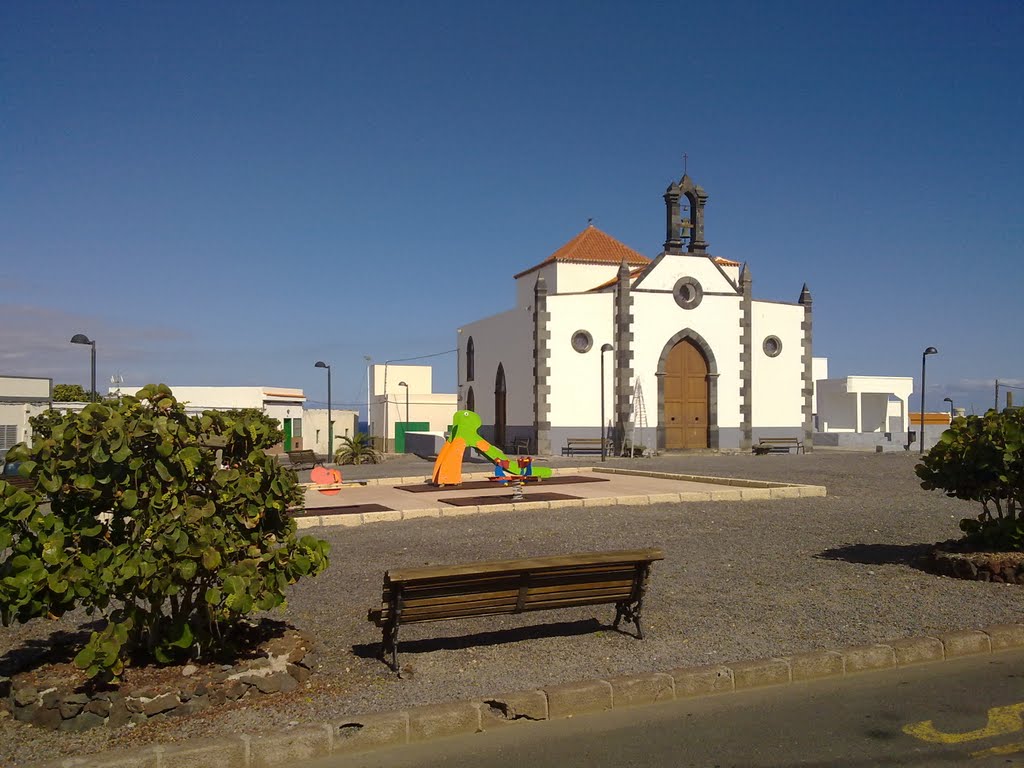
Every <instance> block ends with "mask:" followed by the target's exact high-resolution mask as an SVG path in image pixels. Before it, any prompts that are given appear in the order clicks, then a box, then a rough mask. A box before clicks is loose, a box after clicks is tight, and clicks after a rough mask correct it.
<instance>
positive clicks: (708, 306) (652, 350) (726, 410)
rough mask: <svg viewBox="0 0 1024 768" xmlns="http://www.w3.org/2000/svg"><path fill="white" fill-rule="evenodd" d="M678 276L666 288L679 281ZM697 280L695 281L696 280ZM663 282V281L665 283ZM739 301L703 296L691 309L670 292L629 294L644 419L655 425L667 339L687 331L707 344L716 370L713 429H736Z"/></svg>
mask: <svg viewBox="0 0 1024 768" xmlns="http://www.w3.org/2000/svg"><path fill="white" fill-rule="evenodd" d="M683 276H684V275H683V273H682V272H680V273H679V274H677V276H676V277H675V279H672V280H671V282H670V283H669V290H671V288H672V286H674V285H675V281H676V280H678V279H679V278H680V277H683ZM698 279H699V278H698ZM665 282H668V280H667V279H666V280H665ZM739 307H740V297H739V296H707V295H705V296H704V299H703V300H702V301H701V303H700V304H699V305H698V306H697V307H695V308H693V309H683V308H682V307H680V306H679V305H678V304H676V301H675V299H674V298H673V296H672V294H671V293H642V292H639V291H636V292H634V293H633V317H634V323H635V325H634V327H635V330H634V337H633V348H634V350H635V352H634V357H633V370H634V372H635V373H636V375H637V376H639V377H640V382H641V386H642V387H643V390H644V401H645V403H646V404H647V414H648V415H647V420H648V422H649V423H650V425H651V426H655V425H656V422H657V420H658V379H657V377H656V376H655V373H656V372H657V370H658V361H659V360H660V358H661V353H662V351H663V350H664V348H665V345H666V344H667V343H668V341H669V339H671V338H672V337H673V336H675V335H676V334H677V333H679V332H680V331H683V330H685V329H687V328H689V329H692V330H693V331H695V332H696V333H698V334H700V336H701V337H702V338H703V339H704V341H705V342H707V344H708V346H709V347H711V351H712V352H713V353H714V356H715V361H716V363H717V365H718V372H719V376H718V426H719V427H723V428H739V425H740V395H739V392H740V379H739V368H738V366H739V359H740V351H741V348H740V324H739Z"/></svg>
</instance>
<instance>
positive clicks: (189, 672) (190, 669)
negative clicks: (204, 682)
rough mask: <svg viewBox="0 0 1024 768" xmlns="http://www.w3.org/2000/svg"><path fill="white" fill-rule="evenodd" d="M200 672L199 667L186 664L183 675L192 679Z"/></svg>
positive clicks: (182, 671)
mask: <svg viewBox="0 0 1024 768" xmlns="http://www.w3.org/2000/svg"><path fill="white" fill-rule="evenodd" d="M198 671H199V667H197V666H196V665H195V664H186V665H185V668H184V669H182V670H181V674H182V675H184V676H185V677H192V675H194V674H195V673H196V672H198Z"/></svg>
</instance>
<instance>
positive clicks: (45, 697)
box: [41, 688, 64, 709]
mask: <svg viewBox="0 0 1024 768" xmlns="http://www.w3.org/2000/svg"><path fill="white" fill-rule="evenodd" d="M63 698H64V697H63V696H61V695H60V691H58V690H57V689H56V688H49V689H47V690H45V691H43V694H42V696H41V699H42V702H43V706H44V707H45V708H46V709H59V708H60V702H61V700H62V699H63Z"/></svg>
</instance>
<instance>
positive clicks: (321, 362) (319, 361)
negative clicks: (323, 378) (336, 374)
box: [313, 360, 331, 368]
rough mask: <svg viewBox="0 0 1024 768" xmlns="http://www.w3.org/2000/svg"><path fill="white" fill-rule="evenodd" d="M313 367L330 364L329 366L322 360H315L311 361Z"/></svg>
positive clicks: (324, 366) (322, 366) (326, 366)
mask: <svg viewBox="0 0 1024 768" xmlns="http://www.w3.org/2000/svg"><path fill="white" fill-rule="evenodd" d="M313 367H314V368H330V367H331V366H329V365H328V364H327V363H325V362H324V361H323V360H317V361H316V362H315V363H313Z"/></svg>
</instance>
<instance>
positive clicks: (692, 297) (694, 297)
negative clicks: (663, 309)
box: [672, 277, 704, 309]
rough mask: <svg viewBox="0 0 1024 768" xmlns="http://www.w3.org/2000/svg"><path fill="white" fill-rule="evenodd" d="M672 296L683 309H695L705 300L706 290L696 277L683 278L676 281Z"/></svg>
mask: <svg viewBox="0 0 1024 768" xmlns="http://www.w3.org/2000/svg"><path fill="white" fill-rule="evenodd" d="M672 295H673V297H674V298H675V300H676V304H678V305H679V306H680V307H682V308H683V309H693V308H694V307H696V306H698V305H699V304H700V302H701V299H703V298H704V289H703V288H701V285H700V283H699V282H698V281H697V278H695V277H681V278H679V279H678V280H676V284H675V287H674V288H673V289H672Z"/></svg>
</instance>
